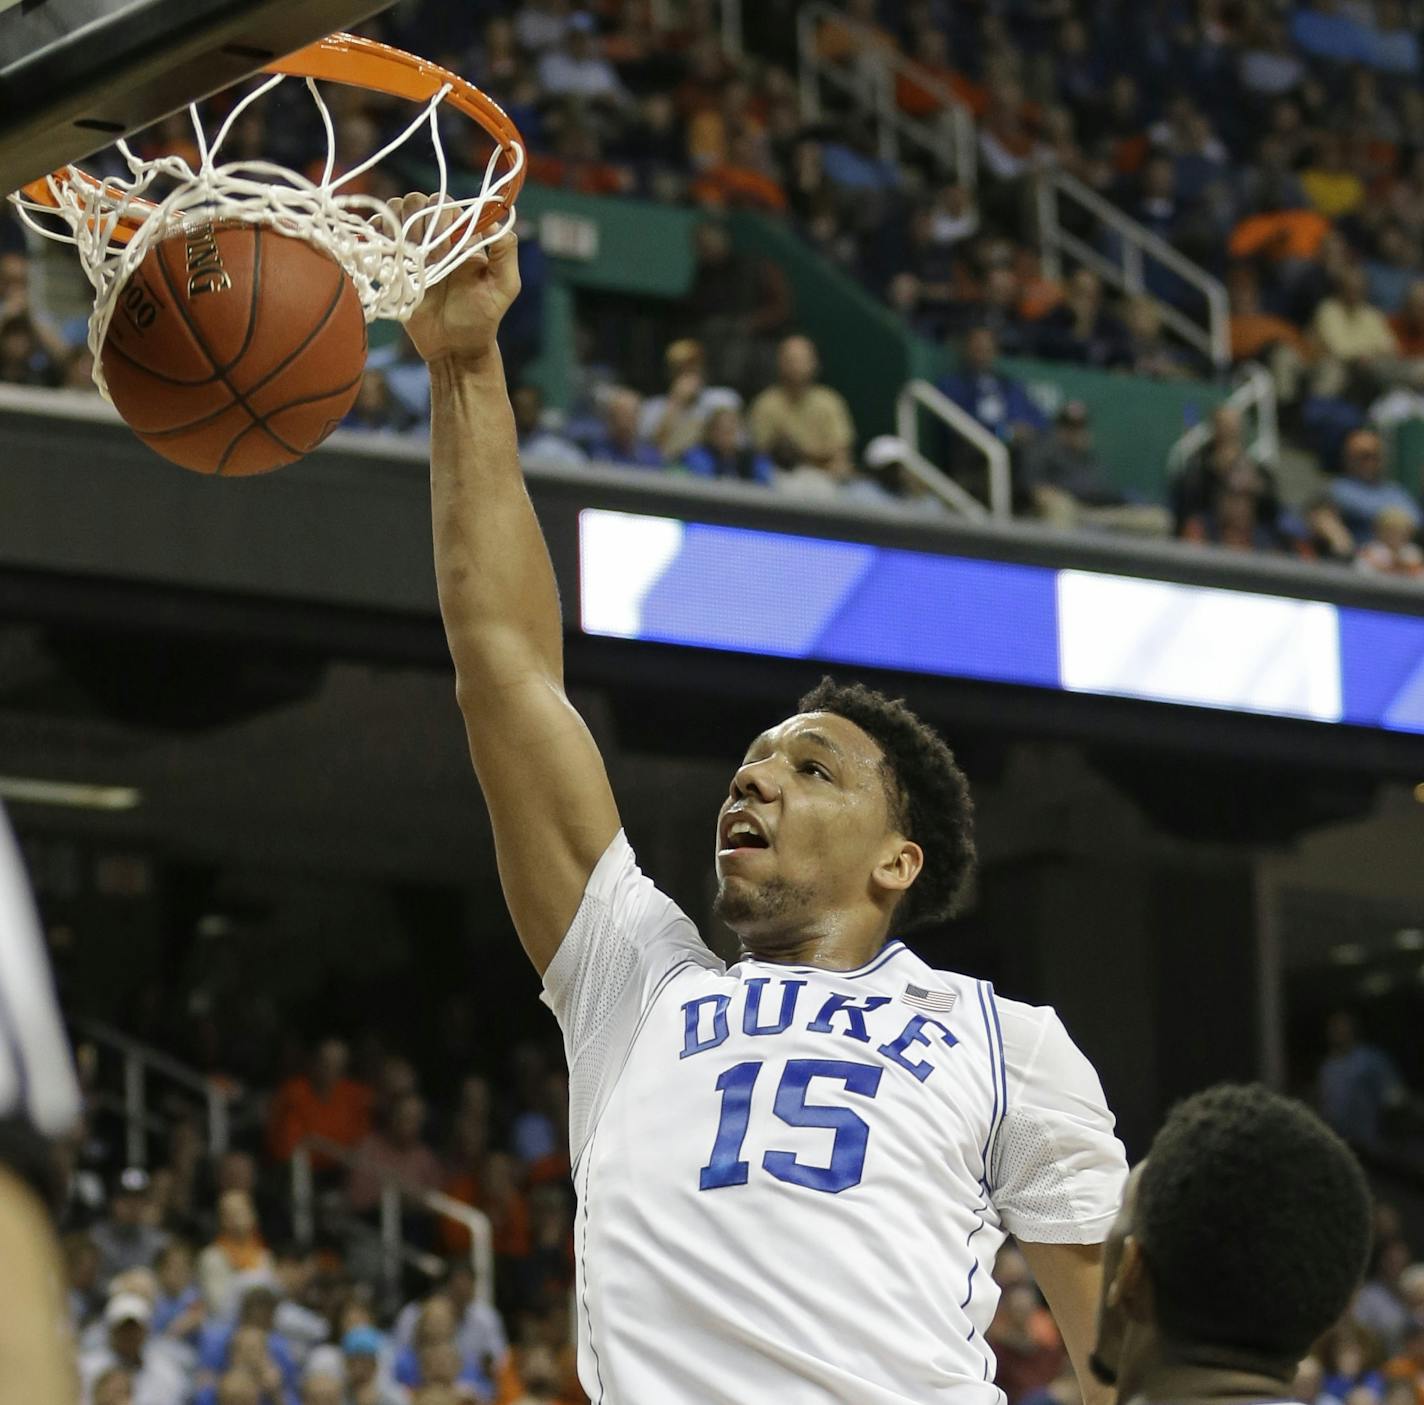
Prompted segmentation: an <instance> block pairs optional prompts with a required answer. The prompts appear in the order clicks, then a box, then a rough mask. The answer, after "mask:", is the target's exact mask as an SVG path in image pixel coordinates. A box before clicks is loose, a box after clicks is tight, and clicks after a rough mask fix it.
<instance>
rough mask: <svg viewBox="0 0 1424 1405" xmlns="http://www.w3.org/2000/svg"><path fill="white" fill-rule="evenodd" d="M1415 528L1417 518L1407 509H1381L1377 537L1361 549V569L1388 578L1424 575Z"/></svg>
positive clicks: (1373, 537) (1421, 554)
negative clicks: (1378, 573)
mask: <svg viewBox="0 0 1424 1405" xmlns="http://www.w3.org/2000/svg"><path fill="white" fill-rule="evenodd" d="M1416 527H1417V518H1416V515H1415V514H1414V513H1411V512H1410V511H1408V509H1406V508H1402V507H1386V508H1381V509H1380V511H1379V513H1378V514H1377V515H1376V517H1375V522H1374V535H1373V536H1372V537H1371V538H1370V540H1369V541H1367V542H1366V543H1365V544H1364V545H1363V546H1362V547H1361V548H1360V554H1359V557H1358V558H1357V561H1358V564H1359V566H1360V567H1361V568H1362V569H1363V570H1366V571H1378V572H1380V573H1381V574H1383V575H1387V576H1419V575H1424V551H1420V549H1419V544H1418V542H1416V541H1415V540H1414V534H1415V530H1416Z"/></svg>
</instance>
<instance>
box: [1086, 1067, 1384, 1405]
mask: <svg viewBox="0 0 1424 1405" xmlns="http://www.w3.org/2000/svg"><path fill="white" fill-rule="evenodd" d="M1370 1233H1371V1209H1370V1195H1369V1190H1368V1187H1367V1186H1366V1184H1365V1178H1364V1174H1363V1172H1362V1171H1361V1170H1360V1167H1359V1163H1358V1162H1357V1161H1356V1160H1355V1157H1354V1155H1353V1154H1352V1153H1351V1151H1350V1149H1349V1148H1348V1147H1347V1146H1346V1145H1345V1143H1344V1142H1343V1141H1341V1140H1340V1138H1339V1137H1337V1136H1336V1135H1335V1133H1334V1132H1332V1131H1331V1130H1330V1129H1329V1128H1328V1127H1326V1125H1325V1124H1324V1123H1323V1122H1322V1121H1321V1120H1320V1119H1319V1118H1318V1117H1317V1116H1316V1115H1315V1114H1314V1113H1313V1112H1311V1111H1310V1110H1309V1109H1308V1108H1307V1107H1305V1106H1304V1105H1303V1104H1301V1103H1298V1102H1293V1101H1291V1100H1290V1099H1288V1098H1283V1097H1281V1096H1279V1095H1278V1094H1276V1093H1272V1092H1270V1091H1269V1090H1268V1089H1266V1088H1263V1087H1261V1086H1259V1085H1250V1086H1238V1085H1233V1084H1222V1085H1220V1086H1219V1087H1215V1088H1209V1089H1207V1090H1206V1091H1205V1092H1203V1093H1198V1094H1196V1095H1195V1096H1194V1097H1191V1098H1188V1099H1187V1100H1186V1101H1185V1102H1183V1103H1179V1104H1178V1105H1177V1107H1175V1108H1174V1109H1173V1110H1172V1112H1171V1114H1170V1115H1169V1116H1168V1118H1167V1120H1166V1122H1165V1123H1164V1124H1163V1126H1162V1129H1161V1131H1159V1132H1158V1133H1157V1136H1156V1139H1155V1140H1154V1141H1153V1143H1152V1148H1151V1151H1150V1152H1149V1154H1148V1156H1147V1159H1146V1160H1145V1161H1143V1162H1142V1163H1141V1164H1140V1165H1138V1166H1137V1167H1135V1168H1134V1169H1133V1172H1132V1175H1131V1176H1129V1177H1128V1181H1127V1188H1126V1191H1125V1192H1124V1195H1123V1203H1122V1209H1121V1211H1120V1212H1119V1214H1118V1217H1117V1221H1116V1222H1115V1223H1114V1225H1113V1227H1112V1230H1111V1231H1110V1232H1109V1234H1108V1238H1107V1242H1106V1243H1105V1244H1104V1246H1103V1296H1102V1301H1101V1304H1100V1308H1099V1318H1098V1344H1097V1347H1096V1350H1095V1351H1094V1355H1093V1367H1094V1371H1095V1372H1096V1373H1097V1374H1098V1375H1099V1376H1100V1377H1101V1378H1103V1379H1109V1378H1115V1379H1116V1383H1117V1386H1118V1391H1119V1394H1120V1395H1121V1397H1122V1398H1123V1399H1127V1398H1128V1397H1129V1396H1130V1395H1133V1394H1135V1393H1137V1392H1139V1391H1140V1390H1141V1389H1142V1387H1143V1375H1144V1362H1145V1361H1147V1360H1149V1359H1160V1358H1161V1357H1162V1356H1164V1355H1175V1356H1176V1357H1178V1358H1181V1359H1195V1360H1196V1361H1197V1362H1198V1363H1207V1362H1209V1363H1211V1364H1212V1365H1218V1368H1219V1369H1230V1370H1237V1371H1249V1372H1253V1373H1255V1374H1258V1375H1268V1376H1273V1377H1275V1378H1278V1379H1280V1380H1282V1381H1284V1382H1289V1381H1290V1379H1291V1378H1292V1376H1293V1375H1294V1373H1295V1369H1296V1363H1297V1362H1298V1361H1299V1360H1300V1358H1301V1357H1303V1356H1304V1355H1305V1353H1306V1352H1307V1351H1308V1350H1309V1348H1310V1345H1311V1343H1312V1342H1314V1341H1315V1339H1316V1338H1317V1337H1319V1336H1320V1334H1321V1333H1322V1332H1324V1331H1325V1330H1326V1329H1327V1328H1328V1327H1329V1326H1330V1325H1331V1324H1332V1323H1333V1322H1335V1321H1336V1319H1337V1318H1338V1317H1339V1316H1340V1314H1341V1313H1342V1312H1344V1310H1345V1308H1346V1306H1347V1305H1348V1304H1349V1301H1350V1298H1351V1297H1352V1295H1353V1294H1354V1291H1355V1288H1356V1286H1357V1285H1358V1283H1359V1280H1360V1275H1361V1273H1362V1272H1363V1270H1364V1266H1365V1259H1366V1256H1367V1254H1368V1252H1369V1245H1370Z"/></svg>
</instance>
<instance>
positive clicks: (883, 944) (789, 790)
mask: <svg viewBox="0 0 1424 1405" xmlns="http://www.w3.org/2000/svg"><path fill="white" fill-rule="evenodd" d="M418 205H419V197H411V198H410V199H409V200H408V202H407V203H406V204H405V207H404V209H403V210H402V214H403V215H408V214H410V213H412V212H413V211H414V209H415V208H417V207H418ZM517 292H518V273H517V265H516V260H515V249H514V244H513V241H512V240H503V241H501V242H499V243H497V244H496V245H494V246H493V247H492V249H491V250H490V253H489V256H488V258H487V259H486V258H483V257H481V258H479V259H477V260H475V261H473V262H472V263H470V264H469V265H467V266H466V267H465V269H464V270H462V272H461V273H460V274H459V275H457V276H455V277H452V278H451V279H450V280H449V281H448V282H445V283H442V284H439V285H437V286H436V287H435V288H434V289H433V290H432V291H431V292H430V293H429V294H428V295H427V297H426V300H425V302H424V303H423V305H422V306H421V307H420V308H419V309H418V310H417V312H416V314H415V315H414V316H413V317H412V318H411V320H410V323H409V331H410V334H411V336H412V338H413V340H414V342H415V345H416V346H417V347H418V349H419V350H420V352H421V354H422V355H423V356H424V357H425V359H426V360H427V361H428V362H429V363H430V376H431V386H432V423H431V454H432V471H431V486H432V496H433V508H434V532H435V558H436V568H437V576H438V583H439V591H440V604H441V610H442V613H443V615H444V620H445V626H446V630H447V633H448V636H449V641H450V648H451V653H452V654H453V657H454V660H455V666H456V674H457V690H458V696H459V701H460V705H461V708H462V710H463V712H464V716H465V718H466V722H467V728H468V732H469V741H470V748H471V753H472V757H473V760H474V766H475V770H476V773H477V774H478V777H479V781H480V784H481V786H482V788H483V790H484V795H485V800H486V803H487V804H488V806H489V811H490V816H491V819H492V822H493V827H494V837H495V847H496V850H497V856H498V862H499V871H500V878H501V882H502V884H503V888H504V893H505V898H506V901H507V902H508V905H509V908H510V912H511V915H512V916H513V919H514V924H515V927H516V929H517V930H518V932H519V936H520V939H521V941H522V942H523V944H524V947H525V950H526V951H527V952H528V954H529V956H530V958H531V960H532V961H533V962H534V965H535V966H536V967H537V969H538V970H539V971H540V973H541V974H542V975H543V977H544V985H545V996H544V998H545V1000H546V1001H547V1002H548V1003H549V1005H550V1006H551V1007H552V1008H553V1010H554V1012H555V1014H556V1015H557V1016H558V1019H559V1022H560V1025H561V1027H562V1029H563V1034H564V1040H565V1045H566V1049H567V1053H568V1059H569V1066H570V1132H571V1143H570V1145H571V1152H572V1155H573V1157H574V1160H575V1181H576V1185H577V1190H578V1198H579V1211H578V1221H577V1225H576V1230H575V1236H576V1245H577V1250H578V1282H577V1299H578V1310H579V1337H580V1343H579V1371H580V1376H581V1379H582V1380H583V1383H584V1386H585V1388H586V1389H587V1391H588V1392H589V1395H590V1396H591V1397H592V1399H593V1400H594V1401H595V1402H606V1405H681V1402H689V1403H690V1402H696V1405H709V1403H710V1402H714V1401H715V1402H727V1405H734V1403H735V1405H747V1402H753V1401H755V1402H768V1403H769V1402H773V1401H775V1402H777V1405H813V1402H814V1405H822V1403H823V1402H824V1403H825V1405H829V1402H833V1401H834V1402H853V1403H854V1405H931V1403H932V1402H935V1401H950V1400H953V1401H955V1402H956V1405H969V1402H973V1401H976V1400H977V1401H982V1402H984V1405H991V1402H997V1401H998V1400H999V1399H1000V1398H1001V1397H1000V1393H999V1392H998V1391H997V1389H996V1388H995V1386H994V1385H993V1384H992V1380H993V1375H994V1359H993V1354H992V1352H991V1350H990V1349H989V1347H988V1346H987V1345H986V1344H985V1341H984V1331H985V1328H986V1327H987V1326H988V1324H989V1321H990V1318H991V1317H992V1315H993V1310H994V1304H995V1300H996V1297H997V1289H996V1287H995V1285H994V1282H993V1279H992V1276H991V1273H992V1268H993V1264H994V1259H995V1252H996V1250H997V1249H998V1248H999V1246H1000V1244H1001V1243H1002V1242H1003V1240H1004V1238H1005V1235H1006V1233H1012V1234H1014V1235H1016V1236H1017V1237H1018V1238H1019V1239H1020V1240H1021V1241H1023V1248H1024V1252H1025V1254H1026V1255H1027V1257H1028V1260H1029V1263H1030V1265H1031V1267H1032V1269H1033V1271H1034V1274H1035V1276H1036V1278H1037V1280H1038V1282H1039V1284H1040V1285H1041V1287H1042V1288H1043V1290H1044V1292H1045V1295H1046V1296H1047V1298H1048V1301H1049V1304H1050V1306H1051V1308H1052V1309H1053V1311H1054V1313H1055V1315H1056V1317H1057V1320H1058V1323H1059V1326H1060V1328H1061V1329H1062V1331H1063V1335H1064V1337H1065V1340H1066V1343H1067V1346H1068V1349H1069V1351H1070V1353H1071V1355H1072V1357H1073V1359H1074V1362H1075V1364H1076V1365H1077V1367H1078V1368H1079V1374H1080V1377H1081V1378H1083V1379H1085V1380H1086V1379H1087V1374H1086V1367H1087V1357H1088V1352H1089V1349H1090V1347H1091V1342H1092V1331H1093V1320H1094V1312H1095V1309H1096V1303H1097V1296H1098V1283H1099V1272H1100V1244H1101V1241H1102V1240H1103V1238H1104V1237H1105V1236H1106V1234H1107V1231H1108V1228H1109V1226H1110V1225H1111V1223H1112V1220H1113V1217H1114V1215H1115V1214H1116V1212H1117V1207H1118V1203H1119V1201H1120V1198H1121V1192H1122V1182H1123V1179H1124V1177H1125V1175H1126V1169H1127V1168H1126V1164H1125V1161H1124V1158H1123V1152H1122V1148H1121V1146H1120V1144H1119V1143H1118V1142H1117V1140H1116V1139H1115V1137H1114V1136H1113V1132H1112V1126H1113V1121H1112V1117H1111V1115H1110V1114H1109V1112H1108V1111H1107V1109H1106V1107H1105V1106H1104V1104H1103V1096H1102V1091H1101V1088H1100V1086H1099V1083H1098V1079H1097V1077H1096V1075H1095V1074H1094V1072H1093V1070H1092V1068H1091V1067H1090V1066H1089V1064H1088V1063H1087V1061H1086V1060H1085V1059H1084V1058H1083V1056H1082V1055H1081V1054H1080V1053H1079V1052H1078V1050H1077V1049H1076V1048H1075V1047H1074V1046H1073V1044H1072V1042H1071V1041H1070V1040H1069V1038H1068V1036H1067V1034H1066V1033H1065V1031H1064V1029H1063V1026H1062V1024H1061V1023H1060V1022H1059V1021H1058V1019H1057V1017H1056V1016H1055V1015H1054V1014H1053V1012H1052V1011H1051V1010H1047V1009H1031V1008H1029V1007H1027V1006H1024V1005H1019V1004H1016V1003H1014V1002H1012V1001H1007V1000H1001V999H999V998H998V997H997V996H996V995H995V993H994V991H993V989H992V988H991V987H990V986H989V985H988V984H987V983H985V982H983V981H976V980H973V979H970V978H969V977H965V976H959V975H951V974H948V973H945V972H940V971H934V970H931V969H930V968H929V967H927V966H926V965H925V964H924V963H923V962H922V961H920V960H919V959H918V958H917V957H916V956H915V955H914V954H913V953H912V952H911V951H910V950H909V949H908V948H906V947H905V946H903V945H902V944H901V942H900V941H899V940H898V939H895V938H896V934H898V933H899V932H900V931H902V930H905V929H908V928H909V927H911V926H913V925H915V924H916V923H917V922H921V921H925V920H927V919H936V918H939V917H940V916H942V915H944V914H945V913H947V912H948V911H949V910H951V909H952V907H953V906H954V904H955V902H956V900H957V898H958V896H959V894H960V893H961V892H962V891H963V888H964V885H965V883H966V882H967V881H968V878H969V873H970V869H971V867H972V863H973V845H972V839H971V834H970V802H969V794H968V789H967V787H966V785H965V781H964V777H963V775H962V774H961V773H960V771H959V770H958V768H957V767H956V765H955V763H954V758H953V756H952V755H951V754H950V752H949V750H948V748H947V747H946V746H945V745H944V743H943V742H942V741H941V740H940V739H939V738H938V737H937V736H935V735H934V733H933V732H931V731H930V730H929V728H927V727H926V726H925V725H924V724H923V723H921V722H920V721H919V720H918V719H917V718H916V717H914V716H913V715H912V714H911V713H910V712H908V711H907V710H906V709H905V708H904V707H903V706H902V705H901V704H899V703H894V702H891V701H889V700H888V699H886V698H883V697H881V696H880V695H879V694H877V693H873V692H871V691H869V690H868V689H864V688H860V687H856V686H851V687H838V686H836V685H835V684H832V683H830V682H829V681H828V682H827V683H825V684H823V685H822V686H821V687H820V688H818V689H817V690H816V692H815V693H814V694H812V695H811V696H810V697H808V698H806V699H803V700H802V705H801V709H800V711H799V712H798V713H797V714H796V715H795V716H793V717H790V718H788V719H786V720H785V721H783V722H781V723H779V724H778V725H776V726H774V727H771V728H769V729H768V730H767V731H765V732H763V733H762V734H761V735H760V736H759V737H757V738H756V739H755V740H754V741H753V742H752V744H751V746H750V747H749V748H748V750H747V753H746V756H745V757H744V759H743V761H742V763H741V765H740V766H738V767H737V768H736V771H735V773H734V774H733V776H732V779H731V784H730V786H729V790H728V795H727V799H726V801H725V802H724V804H723V805H722V808H721V812H720V813H719V815H718V816H717V821H716V831H715V843H714V849H715V861H716V869H717V875H718V879H719V892H718V898H717V910H718V912H719V914H720V915H721V917H722V918H723V920H724V921H726V922H727V924H728V925H729V926H730V927H731V928H732V930H733V931H734V932H735V933H736V934H737V936H738V938H739V940H740V944H741V959H740V960H739V961H738V962H737V963H736V964H735V965H733V966H732V967H730V968H728V967H726V966H724V965H723V963H722V962H721V961H719V960H718V959H717V958H716V957H715V956H714V955H713V954H712V953H711V952H710V951H709V950H708V949H707V948H706V947H705V946H704V945H703V944H702V942H701V940H700V939H699V937H698V934H697V931H696V929H695V928H694V927H693V925H692V923H691V922H690V921H689V919H688V918H687V917H685V916H684V915H683V914H682V913H681V912H680V911H679V910H678V909H677V908H676V907H675V906H674V905H673V903H672V902H671V901H669V900H668V899H667V898H666V897H664V896H663V895H662V894H661V893H660V892H659V891H658V890H657V889H656V888H655V887H654V886H653V884H652V883H651V882H650V881H649V880H648V879H647V878H645V877H644V876H643V875H642V873H641V872H640V871H639V869H638V866H637V863H636V862H635V859H634V855H633V851H632V850H631V848H630V847H629V845H628V841H627V840H626V838H625V837H624V834H623V830H622V826H621V823H620V820H619V816H618V811H617V808H616V806H615V804H614V800H613V796H612V793H611V791H610V789H609V783H608V779H607V776H606V774H605V772H604V767H603V763H602V760H601V758H600V757H599V754H598V751H597V749H596V747H595V745H594V742H593V740H592V738H591V737H590V735H589V732H588V730H587V728H586V727H585V726H584V723H583V721H582V719H581V718H580V717H579V716H578V714H577V713H576V712H575V711H574V709H573V708H572V707H571V706H570V704H569V702H568V699H567V698H566V697H565V695H564V688H563V657H562V633H561V622H560V615H559V606H558V601H557V598H556V594H555V584H554V576H553V572H552V569H551V567H550V562H549V556H548V552H547V550H546V548H545V545H544V542H543V540H542V538H541V536H540V531H539V525H538V522H537V520H536V518H535V515H534V512H533V510H532V508H531V506H530V502H529V498H528V495H527V493H526V492H525V488H524V483H523V481H522V478H521V475H520V467H519V459H518V455H517V451H516V441H515V427H514V421H513V417H512V414H511V411H510V405H509V397H508V394H507V392H506V388H505V382H504V375H503V371H502V369H501V364H500V358H499V353H498V350H497V349H496V346H495V332H496V329H497V327H498V325H499V321H500V318H501V317H502V316H503V314H504V312H505V310H506V309H507V308H508V307H509V305H510V303H511V302H512V300H513V299H514V297H515V295H516V293H517ZM756 583H757V563H756V560H755V558H754V557H750V556H749V558H748V560H747V562H746V563H745V570H744V571H742V572H740V573H739V574H738V577H737V579H735V580H729V581H728V582H727V593H726V598H725V600H724V601H721V602H719V601H709V602H708V608H709V609H726V610H738V609H756V608H762V607H763V606H764V605H770V604H771V603H772V602H762V603H761V604H758V602H757V601H756ZM887 939H889V940H887Z"/></svg>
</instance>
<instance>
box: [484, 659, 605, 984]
mask: <svg viewBox="0 0 1424 1405" xmlns="http://www.w3.org/2000/svg"><path fill="white" fill-rule="evenodd" d="M459 697H460V710H461V711H462V712H463V713H464V716H465V725H466V729H467V731H468V734H469V739H470V756H471V759H472V760H473V761H474V765H475V774H476V775H477V776H478V777H479V781H480V788H481V790H483V791H484V796H485V803H486V805H487V806H488V807H489V812H490V821H491V823H492V824H493V826H494V843H495V854H496V857H497V859H498V861H499V878H500V884H501V885H502V887H503V888H504V898H505V902H506V903H507V904H508V905H509V913H510V916H511V917H512V918H513V919H514V926H515V930H516V931H517V932H518V933H519V939H520V941H521V942H522V943H523V945H524V949H525V951H527V952H528V953H529V959H530V960H531V961H532V962H533V963H534V966H535V969H536V970H537V971H538V972H539V974H540V975H541V976H542V975H543V974H544V971H545V970H546V969H547V967H548V965H549V963H550V962H551V961H552V960H553V959H554V954H555V952H557V951H558V949H559V944H560V942H562V941H563V939H564V934H565V933H566V932H567V931H568V929H569V924H570V923H571V922H572V921H573V918H574V914H575V913H576V912H577V911H578V907H579V903H580V902H581V901H582V899H583V892H584V889H585V887H587V885H588V879H589V875H590V874H591V873H592V872H593V870H594V867H595V865H596V864H597V863H598V861H599V859H600V858H602V856H603V852H604V850H605V849H607V848H608V846H609V844H610V843H612V841H613V837H614V835H616V834H617V833H618V830H619V827H620V826H619V819H618V808H617V806H616V804H615V803H614V799H613V791H612V789H611V787H610V786H609V784H608V775H607V773H606V772H605V770H604V767H603V758H602V757H601V756H600V755H599V752H598V747H597V745H596V744H595V743H594V740H593V737H592V736H591V735H590V733H589V730H588V727H587V725H586V724H585V723H584V720H583V718H582V717H580V716H579V714H578V712H577V710H576V709H575V708H574V706H573V704H572V703H570V702H569V700H568V698H567V697H566V696H565V695H564V690H563V688H562V687H561V686H560V685H559V684H558V683H557V682H556V681H555V680H553V679H551V678H549V677H548V676H547V675H546V674H544V673H543V672H542V671H540V670H538V669H531V670H530V671H529V672H527V673H524V674H522V675H514V676H510V677H507V678H504V679H502V680H500V681H499V682H498V683H495V682H492V681H487V682H485V683H482V684H480V685H476V684H473V683H470V682H467V681H463V682H462V683H461V686H460V692H459Z"/></svg>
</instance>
